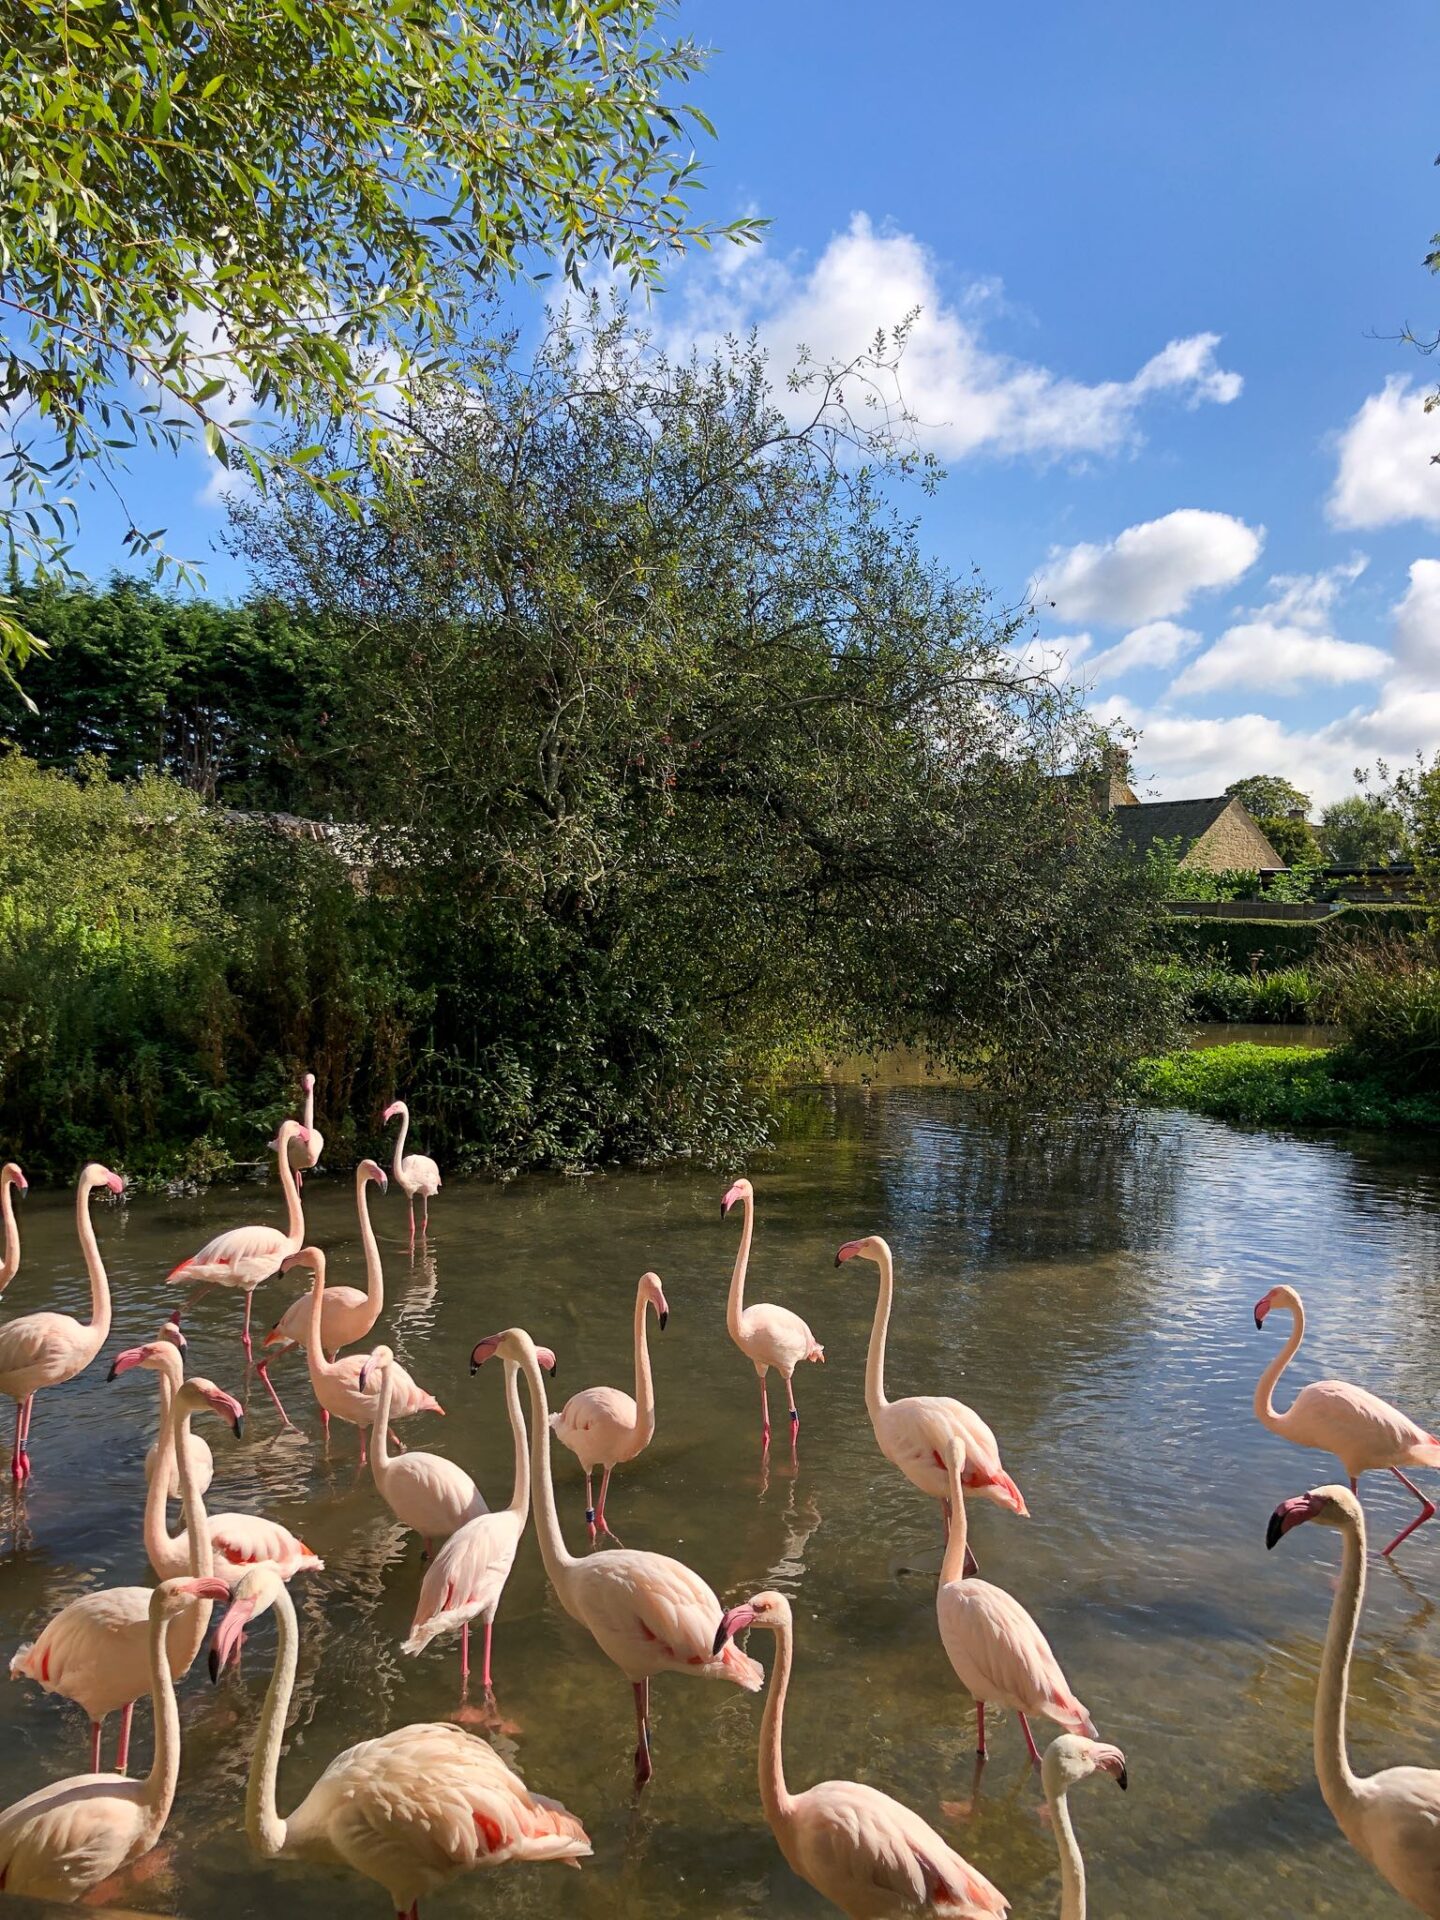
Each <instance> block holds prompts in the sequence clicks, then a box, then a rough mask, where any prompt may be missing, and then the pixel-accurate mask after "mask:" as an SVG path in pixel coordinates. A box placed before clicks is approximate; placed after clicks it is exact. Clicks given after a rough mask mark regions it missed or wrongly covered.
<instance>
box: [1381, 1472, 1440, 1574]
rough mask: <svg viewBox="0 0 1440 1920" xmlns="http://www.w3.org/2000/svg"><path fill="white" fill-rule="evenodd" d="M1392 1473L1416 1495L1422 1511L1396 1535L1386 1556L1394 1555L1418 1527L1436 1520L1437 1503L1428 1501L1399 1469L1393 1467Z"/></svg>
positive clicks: (1387, 1548)
mask: <svg viewBox="0 0 1440 1920" xmlns="http://www.w3.org/2000/svg"><path fill="white" fill-rule="evenodd" d="M1390 1471H1391V1472H1392V1473H1393V1474H1394V1476H1395V1478H1396V1479H1397V1480H1398V1481H1399V1482H1400V1484H1401V1486H1403V1487H1408V1488H1409V1489H1410V1491H1411V1493H1413V1494H1414V1496H1415V1498H1416V1499H1417V1500H1418V1501H1419V1502H1420V1511H1419V1513H1418V1514H1416V1516H1415V1518H1414V1519H1413V1520H1412V1521H1411V1522H1410V1524H1409V1526H1408V1527H1404V1528H1402V1529H1401V1531H1400V1532H1399V1533H1397V1534H1396V1536H1395V1538H1394V1539H1393V1540H1392V1541H1391V1542H1390V1544H1389V1546H1388V1547H1386V1549H1385V1553H1386V1554H1391V1553H1393V1552H1394V1551H1395V1549H1396V1547H1398V1546H1399V1545H1400V1542H1401V1541H1402V1540H1408V1539H1409V1538H1410V1536H1411V1534H1412V1533H1414V1531H1415V1529H1416V1528H1417V1527H1423V1526H1424V1524H1425V1522H1426V1521H1427V1520H1433V1519H1434V1518H1435V1502H1434V1501H1433V1500H1428V1499H1427V1498H1426V1497H1425V1495H1424V1494H1423V1493H1422V1492H1421V1491H1420V1489H1419V1487H1417V1486H1416V1484H1415V1482H1414V1481H1413V1480H1410V1479H1407V1478H1406V1476H1405V1475H1404V1474H1403V1473H1401V1471H1400V1469H1399V1467H1391V1469H1390ZM1381 1557H1382V1558H1383V1557H1384V1556H1383V1555H1382V1556H1381Z"/></svg>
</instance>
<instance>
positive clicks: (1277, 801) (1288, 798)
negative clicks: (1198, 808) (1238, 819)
mask: <svg viewBox="0 0 1440 1920" xmlns="http://www.w3.org/2000/svg"><path fill="white" fill-rule="evenodd" d="M1225 791H1226V793H1228V794H1233V795H1234V797H1235V798H1236V799H1237V800H1238V801H1239V802H1240V804H1241V806H1243V807H1245V808H1246V809H1247V811H1248V812H1250V813H1252V814H1253V815H1254V816H1255V818H1256V819H1257V820H1273V819H1275V818H1276V817H1277V816H1279V815H1282V814H1289V813H1298V814H1300V815H1302V817H1303V815H1305V814H1307V813H1309V811H1310V795H1309V794H1308V793H1302V792H1301V791H1300V789H1299V787H1297V786H1293V785H1292V784H1291V782H1290V781H1288V780H1287V779H1285V777H1284V776H1283V775H1282V774H1278V773H1251V774H1247V775H1246V777H1245V778H1244V779H1243V780H1232V781H1231V782H1230V784H1229V786H1228V787H1226V789H1225Z"/></svg>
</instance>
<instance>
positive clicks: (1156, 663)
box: [1085, 620, 1200, 685]
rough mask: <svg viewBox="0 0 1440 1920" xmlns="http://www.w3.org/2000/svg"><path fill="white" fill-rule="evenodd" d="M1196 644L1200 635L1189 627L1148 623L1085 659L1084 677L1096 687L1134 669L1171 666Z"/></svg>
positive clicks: (1198, 642) (1164, 622)
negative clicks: (1101, 651) (1091, 657)
mask: <svg viewBox="0 0 1440 1920" xmlns="http://www.w3.org/2000/svg"><path fill="white" fill-rule="evenodd" d="M1199 644H1200V635H1199V634H1198V633H1196V632H1195V631H1194V629H1193V628H1191V627H1179V626H1176V624H1175V622H1174V621H1173V620H1147V621H1146V623H1145V625H1144V626H1143V627H1134V628H1132V629H1131V631H1130V632H1129V633H1127V634H1126V635H1125V637H1124V639H1123V640H1117V641H1116V643H1115V645H1114V646H1113V647H1107V648H1106V649H1105V651H1104V652H1103V653H1097V654H1096V655H1095V656H1094V658H1093V659H1090V660H1087V661H1086V664H1085V678H1086V679H1087V680H1088V681H1090V682H1091V683H1092V685H1098V684H1099V682H1100V681H1101V680H1118V679H1119V677H1120V675H1121V674H1122V673H1130V672H1132V671H1133V670H1134V669H1135V668H1137V667H1172V666H1174V664H1175V662H1176V661H1177V660H1181V659H1183V658H1184V656H1185V655H1186V654H1187V653H1193V652H1194V650H1195V648H1196V647H1198V646H1199Z"/></svg>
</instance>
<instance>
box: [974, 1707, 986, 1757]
mask: <svg viewBox="0 0 1440 1920" xmlns="http://www.w3.org/2000/svg"><path fill="white" fill-rule="evenodd" d="M987 1751H988V1750H987V1748H986V1745H985V1702H984V1701H983V1700H977V1701H976V1702H975V1758H976V1759H977V1760H983V1759H984V1758H985V1756H986V1753H987Z"/></svg>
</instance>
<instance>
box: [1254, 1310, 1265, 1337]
mask: <svg viewBox="0 0 1440 1920" xmlns="http://www.w3.org/2000/svg"><path fill="white" fill-rule="evenodd" d="M1264 1325H1265V1316H1264V1314H1263V1313H1261V1311H1260V1309H1259V1307H1256V1309H1255V1331H1256V1332H1257V1333H1259V1332H1260V1331H1261V1329H1262V1328H1263V1327H1264Z"/></svg>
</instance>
